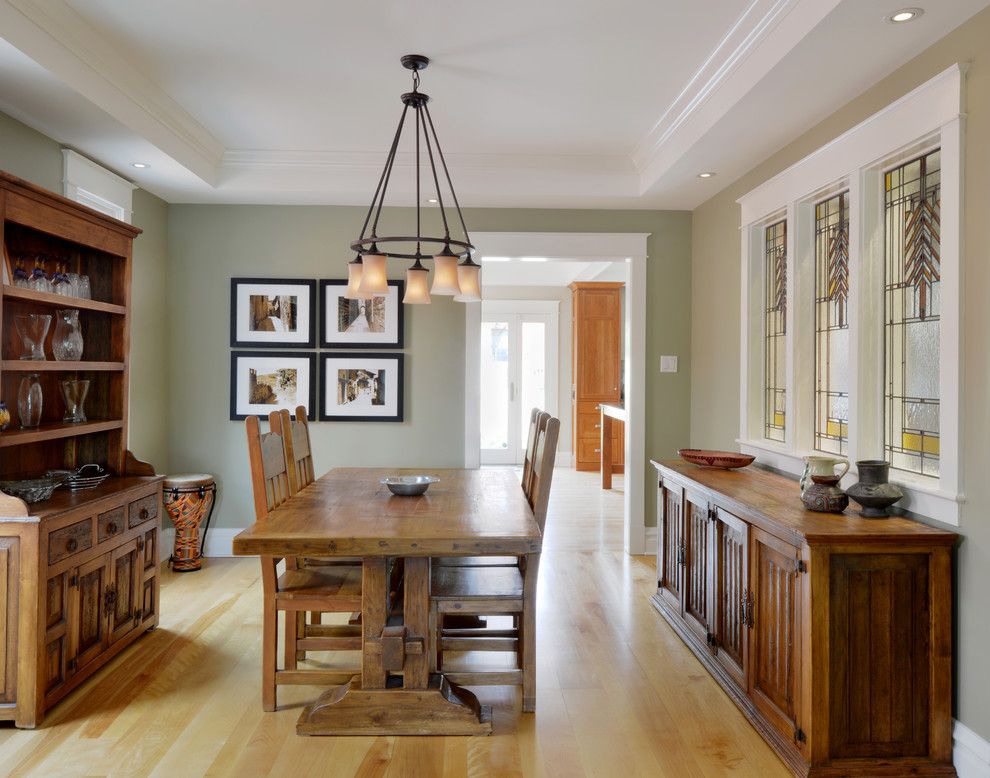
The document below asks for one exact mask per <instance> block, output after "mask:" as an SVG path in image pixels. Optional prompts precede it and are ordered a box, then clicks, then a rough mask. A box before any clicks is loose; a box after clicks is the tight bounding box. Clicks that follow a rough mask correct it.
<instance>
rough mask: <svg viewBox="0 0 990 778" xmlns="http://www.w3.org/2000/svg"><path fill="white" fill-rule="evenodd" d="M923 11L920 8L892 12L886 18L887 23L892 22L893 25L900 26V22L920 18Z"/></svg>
mask: <svg viewBox="0 0 990 778" xmlns="http://www.w3.org/2000/svg"><path fill="white" fill-rule="evenodd" d="M923 13H924V10H923V9H921V8H902V9H901V10H899V11H894V12H893V13H892V14H889V15H888V16H887V21H888V22H893V23H894V24H900V23H901V22H912V21H914V20H915V19H917V18H918V17H919V16H921V15H922V14H923Z"/></svg>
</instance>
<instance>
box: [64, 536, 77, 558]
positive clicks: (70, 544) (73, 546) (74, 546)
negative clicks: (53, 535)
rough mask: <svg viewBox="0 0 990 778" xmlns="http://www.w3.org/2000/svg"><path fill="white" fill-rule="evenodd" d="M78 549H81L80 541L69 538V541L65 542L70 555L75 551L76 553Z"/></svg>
mask: <svg viewBox="0 0 990 778" xmlns="http://www.w3.org/2000/svg"><path fill="white" fill-rule="evenodd" d="M77 548H79V541H78V540H76V539H75V538H69V539H68V540H67V541H65V550H66V551H68V552H69V553H70V554H71V553H72V552H73V551H75V550H76V549H77Z"/></svg>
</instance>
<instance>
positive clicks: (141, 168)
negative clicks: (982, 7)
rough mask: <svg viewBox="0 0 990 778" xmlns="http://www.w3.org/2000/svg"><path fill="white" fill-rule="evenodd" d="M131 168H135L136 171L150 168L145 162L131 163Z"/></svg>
mask: <svg viewBox="0 0 990 778" xmlns="http://www.w3.org/2000/svg"><path fill="white" fill-rule="evenodd" d="M131 167H136V168H137V169H138V170H144V169H145V168H149V167H151V165H149V164H148V163H147V162H132V163H131Z"/></svg>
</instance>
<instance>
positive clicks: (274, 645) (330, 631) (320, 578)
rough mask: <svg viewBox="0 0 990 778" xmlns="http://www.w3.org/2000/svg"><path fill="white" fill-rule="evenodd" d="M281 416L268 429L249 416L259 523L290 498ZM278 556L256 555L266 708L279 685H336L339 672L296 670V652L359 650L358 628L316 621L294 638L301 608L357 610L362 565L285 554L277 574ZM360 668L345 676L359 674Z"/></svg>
mask: <svg viewBox="0 0 990 778" xmlns="http://www.w3.org/2000/svg"><path fill="white" fill-rule="evenodd" d="M283 421H284V419H283V418H282V417H281V416H280V415H279V412H277V411H276V412H275V413H272V414H271V415H270V416H269V424H270V425H271V426H272V427H273V428H274V430H276V431H273V432H267V433H265V434H262V433H261V427H260V424H259V422H258V417H257V416H248V418H247V420H246V422H245V427H246V430H247V448H248V460H249V463H250V469H251V491H252V495H253V498H254V514H255V520H257V521H261V520H262V519H264V518H265V517H266V516H267V515H268V514H269V513H271V512H272V511H273V510H275V508H277V507H279V506H280V505H282V504H283V503H284V502H286V501H287V500H288V499H290V497H291V492H290V488H289V483H290V481H289V466H288V460H287V459H286V456H285V447H284V442H283V435H282V434H280V432H279V430H282V429H283ZM279 561H280V559H279V558H278V557H273V556H263V557H261V583H262V592H263V611H262V659H261V705H262V708H263V709H264V710H266V711H273V710H275V707H276V690H277V687H278V686H280V685H283V684H327V683H340V682H341V675H342V672H340V671H337V672H327V671H324V670H311V669H304V670H299V669H298V668H297V652H298V651H307V650H308V651H347V650H359V649H360V648H361V633H360V627H358V628H355V627H353V626H351V625H340V626H337V625H334V626H331V625H320V629H319V630H318V632H319V634H312V635H310V634H306V633H304V634H303V635H302V636H301V637H300V636H299V633H298V630H297V628H296V625H297V620H296V614H297V613H300V612H305V611H318V612H320V613H324V612H330V613H341V612H343V613H351V612H354V611H359V610H360V609H361V568H360V566H358V565H346V566H334V567H321V568H311V567H300V566H298V565H297V564H296V560H295V559H294V558H292V557H286V558H285V568H286V569H285V572H284V573H282V574H281V575H279V573H278V563H279ZM280 611H281V612H284V613H285V646H284V648H285V659H284V664H285V667H284V668H283V669H282V670H279V669H278V659H277V653H278V614H279V612H280ZM360 671H361V669H360V666H355V668H354V669H353V670H352V669H351V668H347V669H346V670H344V671H343V673H344V674H347V675H351V674H356V673H360Z"/></svg>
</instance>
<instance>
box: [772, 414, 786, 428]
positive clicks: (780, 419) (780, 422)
mask: <svg viewBox="0 0 990 778" xmlns="http://www.w3.org/2000/svg"><path fill="white" fill-rule="evenodd" d="M773 426H774V427H783V426H784V412H783V411H774V414H773Z"/></svg>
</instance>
